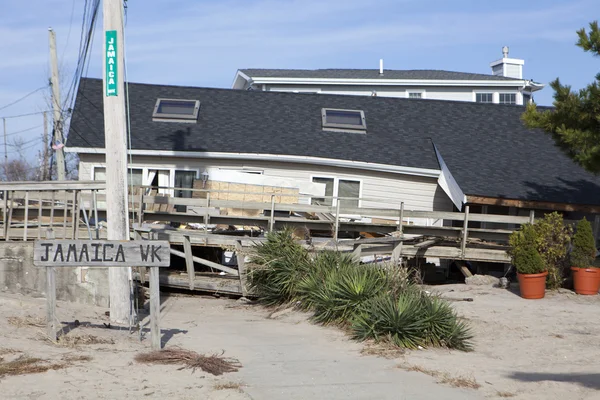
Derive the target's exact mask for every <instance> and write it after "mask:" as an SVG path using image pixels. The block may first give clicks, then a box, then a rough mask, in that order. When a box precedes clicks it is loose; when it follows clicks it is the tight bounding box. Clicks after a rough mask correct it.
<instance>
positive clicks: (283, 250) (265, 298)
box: [248, 230, 311, 305]
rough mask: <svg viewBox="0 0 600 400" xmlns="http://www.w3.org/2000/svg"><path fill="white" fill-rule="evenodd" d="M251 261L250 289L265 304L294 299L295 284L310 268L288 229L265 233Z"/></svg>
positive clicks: (296, 295)
mask: <svg viewBox="0 0 600 400" xmlns="http://www.w3.org/2000/svg"><path fill="white" fill-rule="evenodd" d="M251 262H252V264H251V267H250V268H249V272H248V282H249V284H250V288H251V290H252V292H253V293H254V294H255V295H256V296H257V297H258V298H259V300H260V301H261V302H263V303H264V304H266V305H276V304H282V303H286V302H290V301H294V300H296V299H297V297H298V292H297V287H298V283H299V282H300V280H301V278H302V277H303V276H306V274H307V273H308V271H309V269H310V267H311V260H310V258H309V257H308V252H307V251H306V250H305V249H304V248H303V247H302V246H301V245H300V244H299V243H297V242H296V241H294V239H293V237H292V234H291V231H289V230H284V231H281V232H276V233H271V234H268V235H267V240H266V241H265V242H263V243H259V244H258V245H256V246H255V250H254V254H253V255H252V257H251Z"/></svg>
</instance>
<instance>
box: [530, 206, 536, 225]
mask: <svg viewBox="0 0 600 400" xmlns="http://www.w3.org/2000/svg"><path fill="white" fill-rule="evenodd" d="M534 222H535V210H530V211H529V223H530V224H532V225H533V224H534Z"/></svg>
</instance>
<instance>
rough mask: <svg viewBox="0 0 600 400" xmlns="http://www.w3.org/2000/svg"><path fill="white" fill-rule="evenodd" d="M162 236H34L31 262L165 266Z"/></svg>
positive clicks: (166, 244) (166, 254)
mask: <svg viewBox="0 0 600 400" xmlns="http://www.w3.org/2000/svg"><path fill="white" fill-rule="evenodd" d="M169 247H170V245H169V242H168V241H165V240H156V241H148V240H139V241H137V240H132V241H119V240H77V239H74V240H36V241H35V243H34V248H33V265H36V266H42V267H45V266H57V267H59V266H60V267H80V266H82V267H83V266H87V267H137V266H148V267H150V266H158V267H168V266H169V262H170V256H169Z"/></svg>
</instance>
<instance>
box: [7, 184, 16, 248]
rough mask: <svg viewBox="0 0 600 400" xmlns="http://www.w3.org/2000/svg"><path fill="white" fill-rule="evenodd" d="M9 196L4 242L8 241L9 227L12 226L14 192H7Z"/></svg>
mask: <svg viewBox="0 0 600 400" xmlns="http://www.w3.org/2000/svg"><path fill="white" fill-rule="evenodd" d="M8 193H9V195H8V196H7V198H8V197H10V205H9V208H8V221H7V222H6V236H5V237H4V240H6V241H7V242H8V240H9V239H10V226H11V224H12V214H13V208H14V200H13V199H14V198H15V191H14V190H11V191H9V192H8Z"/></svg>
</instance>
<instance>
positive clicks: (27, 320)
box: [6, 315, 46, 328]
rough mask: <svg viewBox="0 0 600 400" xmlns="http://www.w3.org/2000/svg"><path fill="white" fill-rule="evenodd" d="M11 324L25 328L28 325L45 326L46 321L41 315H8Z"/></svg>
mask: <svg viewBox="0 0 600 400" xmlns="http://www.w3.org/2000/svg"><path fill="white" fill-rule="evenodd" d="M6 320H7V321H8V323H9V324H10V325H13V326H16V327H17V328H23V327H26V326H33V327H36V328H44V327H45V326H46V321H45V320H44V319H43V318H40V317H32V316H31V315H27V316H25V317H8V318H7V319H6Z"/></svg>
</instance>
